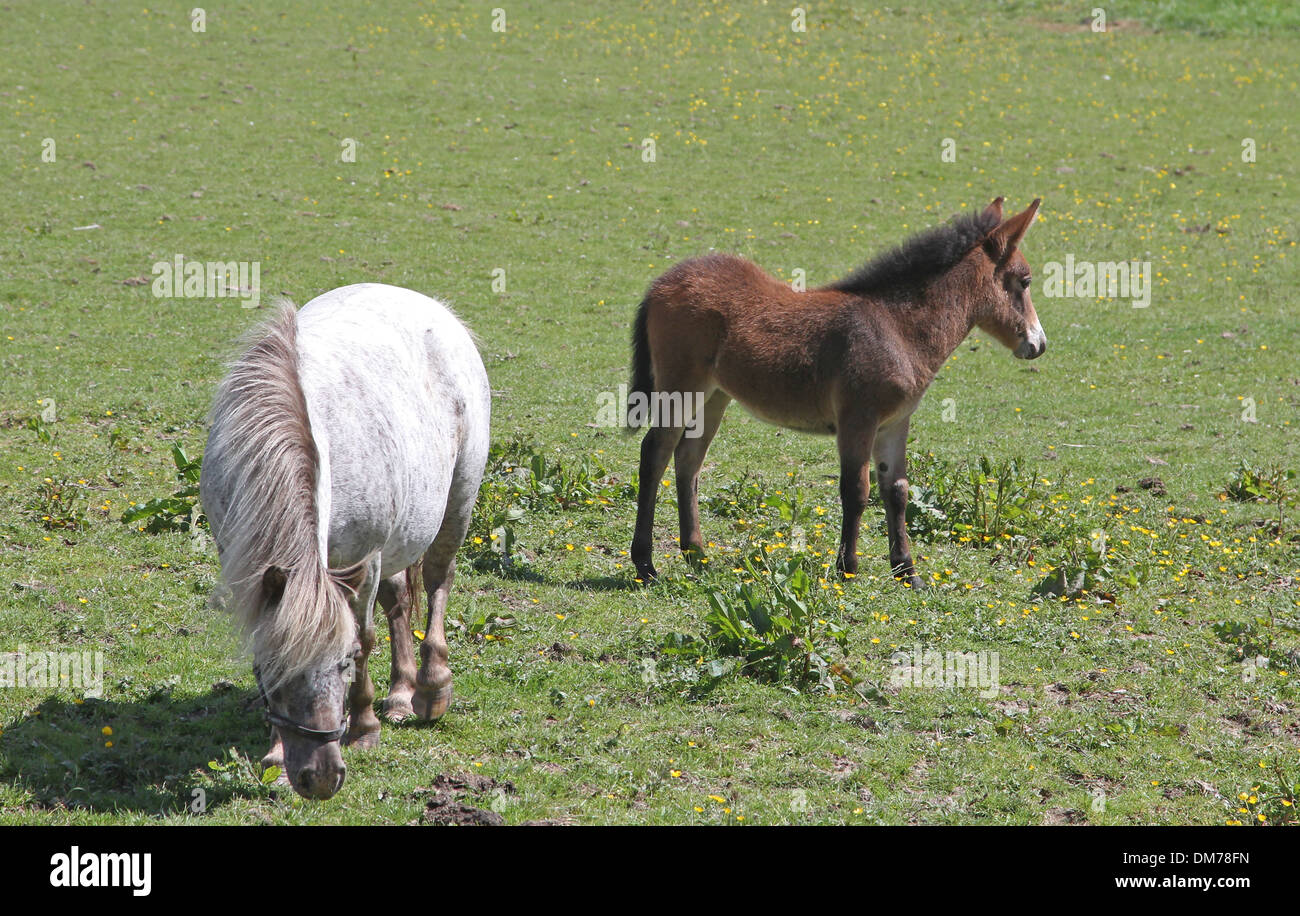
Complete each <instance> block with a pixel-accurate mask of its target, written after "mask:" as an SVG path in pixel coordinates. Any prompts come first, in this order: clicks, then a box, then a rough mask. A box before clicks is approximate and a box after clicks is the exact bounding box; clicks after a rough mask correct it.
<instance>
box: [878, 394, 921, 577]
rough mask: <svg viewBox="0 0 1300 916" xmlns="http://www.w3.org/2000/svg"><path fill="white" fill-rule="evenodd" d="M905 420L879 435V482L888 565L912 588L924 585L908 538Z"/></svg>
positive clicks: (893, 424) (906, 426) (906, 419)
mask: <svg viewBox="0 0 1300 916" xmlns="http://www.w3.org/2000/svg"><path fill="white" fill-rule="evenodd" d="M908 419H909V418H904V419H902V420H899V421H897V422H895V423H892V424H891V425H890V426H888V427H882V428H881V430H880V432H879V433H878V434H877V435H876V445H875V459H876V482H877V486H878V487H879V488H880V498H881V500H882V501H883V502H884V504H885V523H886V527H887V529H888V531H889V566H890V569H891V570H892V571H893V574H894V578H895V579H898V580H899V581H900V582H904V583H906V584H908V585H910V586H912V587H913V588H921V587H922V586H924V584H925V583H924V582H923V581H922V580H921V577H920V576H918V575H917V574H916V566H915V565H914V564H913V563H912V543H911V541H910V540H909V539H908V537H907V428H908Z"/></svg>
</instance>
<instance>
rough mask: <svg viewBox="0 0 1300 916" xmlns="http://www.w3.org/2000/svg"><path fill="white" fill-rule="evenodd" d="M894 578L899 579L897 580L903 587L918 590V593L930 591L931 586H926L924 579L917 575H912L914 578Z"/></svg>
mask: <svg viewBox="0 0 1300 916" xmlns="http://www.w3.org/2000/svg"><path fill="white" fill-rule="evenodd" d="M894 578H895V579H897V580H898V581H899V582H900V583H902V584H903V585H907V586H910V587H911V588H913V589H914V590H916V591H925V590H926V589H928V588H929V587H930V586H928V585H926V583H925V580H924V579H922V578H921V577H920V576H916V575H912V576H895V577H894Z"/></svg>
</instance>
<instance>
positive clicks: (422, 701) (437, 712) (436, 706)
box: [411, 684, 451, 722]
mask: <svg viewBox="0 0 1300 916" xmlns="http://www.w3.org/2000/svg"><path fill="white" fill-rule="evenodd" d="M411 705H412V707H413V708H414V711H415V714H416V715H417V716H419V717H420V718H421V719H423V720H424V721H426V722H436V721H438V720H439V719H441V718H442V716H443V713H445V712H446V711H447V707H448V706H450V705H451V684H448V685H447V686H446V687H426V686H424V685H423V684H421V685H418V686H417V687H416V688H415V696H414V697H412V698H411Z"/></svg>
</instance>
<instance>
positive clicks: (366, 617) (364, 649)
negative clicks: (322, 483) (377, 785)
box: [342, 555, 380, 749]
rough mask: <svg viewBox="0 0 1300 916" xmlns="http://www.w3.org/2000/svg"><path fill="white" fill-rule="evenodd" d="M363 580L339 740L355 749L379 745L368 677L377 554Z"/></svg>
mask: <svg viewBox="0 0 1300 916" xmlns="http://www.w3.org/2000/svg"><path fill="white" fill-rule="evenodd" d="M369 565H370V568H369V569H368V570H366V579H365V582H364V583H363V584H362V586H361V589H360V591H358V592H357V595H356V598H355V599H354V600H353V601H352V612H353V614H355V615H356V618H357V629H358V631H359V633H360V640H361V654H360V656H359V657H358V659H357V662H356V669H355V670H354V671H353V676H352V684H351V686H350V687H349V688H348V709H349V710H350V711H351V714H350V715H349V716H348V730H347V733H346V734H345V735H344V736H343V740H342V743H343V744H344V745H350V746H352V747H358V748H363V749H364V748H372V747H375V746H376V745H378V744H379V717H378V716H376V715H375V706H374V704H375V685H374V683H373V682H372V681H371V680H370V652H371V650H372V649H374V647H375V621H374V609H375V596H376V594H377V593H378V591H379V581H378V580H379V570H380V561H379V556H378V555H376V556H375V557H374V558H373V559H372V560H371V561H370V564H369Z"/></svg>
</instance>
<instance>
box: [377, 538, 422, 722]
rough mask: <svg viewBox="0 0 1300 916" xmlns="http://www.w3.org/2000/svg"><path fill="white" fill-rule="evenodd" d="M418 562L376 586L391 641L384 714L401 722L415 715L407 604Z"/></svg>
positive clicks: (412, 646)
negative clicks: (412, 703)
mask: <svg viewBox="0 0 1300 916" xmlns="http://www.w3.org/2000/svg"><path fill="white" fill-rule="evenodd" d="M421 565H422V564H421V563H416V564H414V565H412V566H411V567H410V568H409V569H406V570H405V571H403V572H400V573H398V574H397V575H395V576H390V577H389V578H387V579H385V580H384V581H383V583H382V584H380V586H379V603H380V605H381V606H382V607H383V609H384V616H386V617H387V618H388V636H389V639H390V640H391V641H392V653H393V657H392V664H391V672H392V673H391V676H390V678H389V684H388V696H387V697H386V698H385V699H384V718H385V719H387V720H388V721H389V722H401V721H402V720H403V719H406V718H408V717H410V716H413V715H415V708H414V707H413V706H412V705H411V698H412V697H413V696H414V695H415V641H414V639H413V638H412V636H411V608H412V607H413V606H414V604H415V595H416V591H417V585H418V582H419V579H418V576H419V574H420V567H421Z"/></svg>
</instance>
